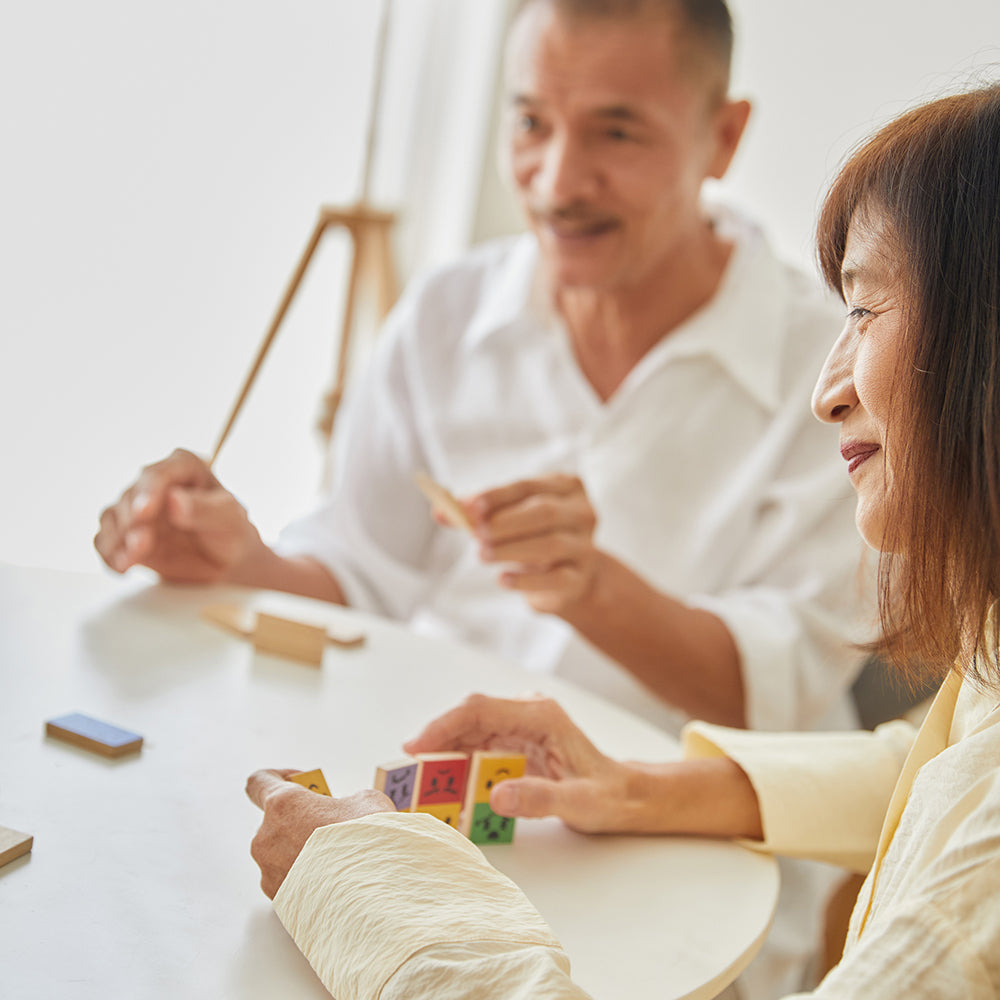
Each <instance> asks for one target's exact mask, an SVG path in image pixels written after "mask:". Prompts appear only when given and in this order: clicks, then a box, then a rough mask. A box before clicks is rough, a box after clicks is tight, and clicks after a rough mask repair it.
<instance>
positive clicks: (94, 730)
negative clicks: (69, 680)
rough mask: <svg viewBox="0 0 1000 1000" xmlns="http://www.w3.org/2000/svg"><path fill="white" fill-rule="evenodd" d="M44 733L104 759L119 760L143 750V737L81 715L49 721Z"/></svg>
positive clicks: (60, 717)
mask: <svg viewBox="0 0 1000 1000" xmlns="http://www.w3.org/2000/svg"><path fill="white" fill-rule="evenodd" d="M45 731H46V733H48V735H49V736H54V737H56V739H60V740H65V741H66V742H67V743H72V744H73V745H74V746H78V747H83V748H84V749H85V750H92V751H94V753H99V754H102V755H103V756H105V757H120V756H122V754H126V753H131V752H133V751H135V750H138V749H140V748H141V747H142V737H141V736H140V735H139V734H138V733H132V732H129V731H128V730H127V729H120V728H119V727H118V726H112V725H111V724H110V723H107V722H101V721H100V720H99V719H93V718H91V717H90V716H89V715H81V714H80V713H79V712H73V713H71V714H69V715H61V716H59V718H57V719H50V720H49V721H48V722H46V723H45Z"/></svg>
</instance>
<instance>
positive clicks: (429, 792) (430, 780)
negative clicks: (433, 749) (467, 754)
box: [418, 757, 469, 805]
mask: <svg viewBox="0 0 1000 1000" xmlns="http://www.w3.org/2000/svg"><path fill="white" fill-rule="evenodd" d="M468 766H469V762H468V760H467V759H465V758H464V757H463V758H456V759H455V760H435V761H428V760H425V761H424V771H423V776H422V777H421V779H420V796H419V798H418V802H419V803H420V804H421V805H434V804H439V803H444V802H461V801H462V798H463V796H464V795H465V774H466V770H467V769H468Z"/></svg>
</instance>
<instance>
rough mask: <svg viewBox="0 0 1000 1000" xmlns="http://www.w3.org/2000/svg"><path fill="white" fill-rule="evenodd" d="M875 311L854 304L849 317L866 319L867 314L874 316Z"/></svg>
mask: <svg viewBox="0 0 1000 1000" xmlns="http://www.w3.org/2000/svg"><path fill="white" fill-rule="evenodd" d="M873 315H874V313H873V312H872V311H871V310H870V309H865V307H864V306H854V307H853V308H852V309H851V311H850V312H849V313H848V314H847V318H848V319H864V318H865V317H866V316H873Z"/></svg>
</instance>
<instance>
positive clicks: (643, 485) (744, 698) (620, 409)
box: [95, 0, 862, 996]
mask: <svg viewBox="0 0 1000 1000" xmlns="http://www.w3.org/2000/svg"><path fill="white" fill-rule="evenodd" d="M731 42H732V39H731V28H730V23H729V15H728V11H727V10H726V8H725V5H724V3H723V2H722V0H631V2H629V0H605V2H594V0H590V2H588V0H527V2H525V3H524V4H522V6H521V8H520V9H519V11H518V13H517V16H516V17H515V20H514V23H513V25H512V28H511V32H510V38H509V43H508V52H507V73H508V85H509V88H510V115H509V121H508V123H507V129H508V142H507V148H508V156H509V170H510V175H511V179H512V181H513V184H514V186H515V188H516V190H517V192H518V195H519V197H520V201H521V204H522V207H523V209H524V211H525V214H526V217H527V219H528V221H529V222H530V225H531V229H532V235H531V236H525V237H523V238H520V239H516V240H513V241H505V242H501V243H498V244H491V245H487V246H485V247H483V248H480V249H479V250H477V251H474V252H473V253H472V254H470V255H469V256H468V257H467V258H466V259H465V260H463V261H460V262H459V263H458V264H456V265H455V266H454V267H452V268H450V269H447V270H445V271H443V272H441V273H438V274H435V275H432V276H431V277H430V278H428V279H426V280H424V281H423V282H421V283H419V284H416V285H414V286H413V287H411V288H410V289H409V290H408V292H407V294H406V295H405V296H404V298H403V300H402V301H401V302H400V304H399V306H398V307H397V309H396V310H395V312H394V314H393V316H392V317H391V318H390V320H389V322H388V324H387V329H386V331H385V333H384V335H383V337H382V338H381V340H380V344H379V347H378V351H377V355H376V357H375V359H374V361H373V364H372V366H371V367H370V370H369V371H368V372H367V373H366V375H365V376H364V378H363V379H362V380H360V381H359V382H357V383H356V384H355V386H354V387H353V390H352V392H351V394H350V398H349V400H348V404H347V410H346V411H345V413H344V416H343V417H342V419H341V423H340V427H339V428H338V440H337V443H336V447H337V460H338V467H337V470H336V474H335V477H334V482H335V486H334V488H333V491H332V493H331V495H330V497H329V499H328V501H327V502H326V503H325V504H324V505H323V506H322V507H321V508H320V509H319V510H317V511H316V512H315V513H314V514H312V515H310V516H309V517H307V518H305V519H303V520H301V521H299V522H297V523H295V524H293V525H292V526H290V527H289V528H288V529H287V530H286V531H285V532H284V534H283V536H282V538H281V539H280V540H279V544H278V545H277V546H275V547H274V548H270V547H268V546H267V545H265V544H264V543H263V541H262V540H261V539H260V536H259V535H258V533H257V532H256V530H255V529H254V527H253V525H252V524H251V522H250V521H249V519H248V518H247V515H246V512H245V511H244V510H243V508H242V507H241V506H240V505H239V504H238V502H237V501H236V500H235V499H234V498H233V497H232V496H231V494H229V493H228V492H227V491H225V489H224V488H223V487H222V486H221V485H220V484H219V483H218V481H217V480H216V479H215V478H214V476H212V474H211V472H210V470H209V469H208V468H207V466H206V465H205V464H204V463H203V462H202V461H201V460H200V459H198V458H196V457H195V456H193V455H191V454H190V453H187V452H177V453H175V454H174V455H172V456H171V457H170V458H168V459H167V460H165V461H164V462H161V463H158V464H157V465H154V466H150V467H148V468H147V469H146V470H144V472H143V473H142V475H141V476H140V478H139V480H138V481H137V483H136V484H134V485H133V486H132V487H131V488H130V489H129V490H127V491H126V493H125V494H124V495H123V497H122V499H121V500H120V501H119V502H118V504H116V505H115V506H114V507H112V508H109V509H108V510H107V511H105V512H104V514H103V515H102V524H101V530H100V532H99V534H98V535H97V538H96V540H95V543H96V545H97V548H98V550H99V551H100V553H101V555H102V556H103V557H104V559H105V560H106V561H107V562H108V564H109V565H110V566H112V567H113V568H114V569H116V570H119V571H124V570H126V569H127V568H128V567H129V566H131V565H134V564H136V563H142V564H145V565H147V566H150V567H152V568H153V569H155V570H157V571H158V572H159V573H161V575H163V576H164V577H165V578H167V579H172V580H226V581H229V582H235V583H243V584H249V585H253V586H261V587H268V588H272V589H280V590H288V591H292V592H295V593H300V594H306V595H310V596H314V597H320V598H324V599H327V600H331V601H336V602H343V603H347V604H350V605H352V606H355V607H360V608H364V609H368V610H374V611H378V612H381V613H383V614H388V615H390V616H392V617H395V618H398V619H401V620H404V621H408V622H409V623H411V624H412V625H413V627H414V628H416V629H419V630H423V631H430V632H437V633H442V632H444V633H447V634H450V635H453V636H458V637H460V638H464V639H466V640H468V641H470V642H473V643H477V644H479V645H483V646H486V647H488V648H491V649H494V650H497V651H499V652H501V653H504V654H506V655H508V656H510V657H512V658H514V659H516V660H518V661H519V662H520V663H522V664H523V665H525V666H527V667H529V668H531V669H537V670H555V671H558V672H559V673H561V674H563V675H565V676H567V677H570V678H572V679H574V680H577V681H580V682H582V683H584V684H586V685H588V686H590V687H591V688H593V689H595V690H597V691H599V692H601V693H603V694H605V695H607V696H609V697H612V698H614V699H616V700H618V701H619V702H621V703H622V704H625V705H627V706H628V707H630V708H632V709H634V710H636V711H639V712H642V713H643V714H645V715H646V716H647V717H649V718H651V719H653V720H655V721H657V722H659V723H660V724H663V725H666V726H668V727H670V728H672V729H674V730H675V731H676V729H677V728H678V727H679V724H680V722H682V721H683V720H684V719H686V718H689V717H698V718H703V719H706V720H709V721H712V722H718V723H725V724H730V725H738V726H743V725H749V726H752V727H754V728H766V729H800V728H823V729H829V728H840V727H843V726H845V725H850V724H851V721H852V716H851V711H850V707H849V704H848V698H847V694H846V690H847V688H848V686H849V684H850V682H851V680H852V678H853V675H854V673H855V671H856V669H857V667H858V665H859V659H858V656H857V654H856V653H855V652H854V651H852V650H851V649H850V648H849V644H848V640H849V639H850V638H857V637H858V636H857V635H856V634H855V630H856V617H857V614H858V609H859V608H860V606H861V601H860V599H861V596H862V595H861V592H860V590H859V587H858V584H857V582H856V579H855V577H856V569H857V565H858V559H859V552H860V543H859V542H858V540H857V536H856V533H855V530H854V526H853V503H852V499H851V497H850V496H849V491H848V490H845V488H844V485H843V480H842V476H841V469H840V468H839V465H840V463H839V459H838V458H837V456H836V454H835V452H834V451H833V449H831V448H830V446H829V441H828V440H827V438H828V436H829V435H828V434H827V433H825V432H824V429H823V428H821V427H820V426H819V425H818V424H815V422H814V421H813V420H812V418H811V415H810V412H809V397H810V392H811V388H812V384H813V381H814V378H815V374H816V372H817V371H818V370H819V368H820V366H821V363H822V360H823V358H824V356H825V353H826V350H827V348H828V346H829V343H830V342H831V340H832V339H833V338H834V336H835V334H836V331H837V330H838V329H839V326H840V319H839V317H838V316H837V315H835V314H834V313H831V312H830V311H829V309H828V308H827V306H826V305H824V304H823V303H822V301H820V300H819V299H818V298H817V294H818V293H815V292H814V291H813V290H812V288H811V286H809V285H807V283H805V282H803V281H802V279H800V278H799V277H798V276H796V275H794V274H793V273H791V272H790V271H788V270H787V269H786V268H785V267H783V266H782V265H781V264H779V263H778V262H777V261H775V260H774V258H773V257H772V256H771V254H770V253H769V251H768V250H767V248H766V247H765V246H764V244H763V242H762V240H761V238H760V236H759V234H757V233H756V231H755V230H753V228H752V227H750V226H749V225H748V224H747V223H745V222H744V221H743V220H741V219H739V218H737V217H735V216H734V215H733V214H732V213H728V212H725V211H722V210H714V211H711V212H709V211H707V210H706V209H705V208H704V207H703V205H702V202H701V188H702V184H703V182H704V181H705V180H706V179H708V178H719V177H722V176H723V174H724V173H725V172H726V169H727V168H728V166H729V163H730V161H731V159H732V156H733V154H734V153H735V150H736V148H737V145H738V143H739V140H740V137H741V135H742V133H743V129H744V126H745V124H746V121H747V118H748V115H749V105H747V104H746V102H743V101H734V100H731V99H729V97H728V96H727V91H728V73H729V59H730V49H731ZM831 455H832V457H831ZM422 470H426V471H429V472H430V474H431V475H432V476H433V477H434V478H435V479H437V480H438V481H439V482H442V483H444V484H446V485H447V486H448V487H449V488H450V489H452V491H453V492H455V493H457V494H458V495H459V496H460V497H462V498H463V503H464V506H465V509H466V511H467V512H468V515H469V518H470V520H471V521H472V523H473V526H474V531H475V540H474V541H470V540H469V539H468V538H467V537H466V536H464V535H462V534H461V533H459V532H456V531H454V530H451V529H448V528H446V527H444V526H442V525H439V524H436V523H434V521H432V520H431V518H430V517H429V516H428V512H427V504H426V501H424V499H423V498H422V497H421V495H420V494H419V492H418V491H417V489H416V487H415V486H414V485H413V477H414V474H415V473H416V472H418V471H422ZM497 484H501V485H497ZM650 692H652V693H653V694H655V695H656V698H651V697H650ZM795 922H796V923H800V922H801V921H800V920H799V919H797V920H796V921H795ZM796 929H797V930H799V931H801V927H799V928H796ZM778 931H779V933H783V928H782V927H781V926H780V922H779V927H778ZM793 936H794V934H793ZM802 950H803V949H802V945H801V942H793V943H790V944H789V946H788V949H787V954H786V956H785V959H783V961H785V962H786V971H787V970H791V969H792V968H793V966H795V964H796V962H800V960H801V959H802ZM758 995H761V996H763V995H766V992H761V993H759V994H758Z"/></svg>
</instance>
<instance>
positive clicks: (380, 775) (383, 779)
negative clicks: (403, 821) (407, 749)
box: [375, 757, 421, 812]
mask: <svg viewBox="0 0 1000 1000" xmlns="http://www.w3.org/2000/svg"><path fill="white" fill-rule="evenodd" d="M420 768H421V763H420V761H419V760H417V759H416V758H415V757H406V758H404V759H403V760H396V761H392V762H391V763H389V764H382V765H381V766H380V767H377V768H375V790H376V791H378V792H384V793H385V794H386V795H388V796H389V798H390V799H392V801H393V804H394V805H395V806H396V808H397V809H398V810H399V811H400V812H413V807H414V804H415V803H416V801H417V790H418V789H419V787H420Z"/></svg>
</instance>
